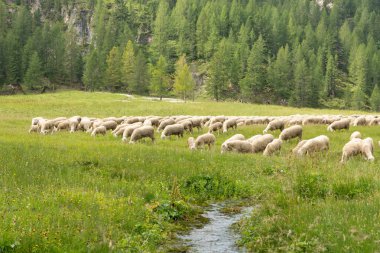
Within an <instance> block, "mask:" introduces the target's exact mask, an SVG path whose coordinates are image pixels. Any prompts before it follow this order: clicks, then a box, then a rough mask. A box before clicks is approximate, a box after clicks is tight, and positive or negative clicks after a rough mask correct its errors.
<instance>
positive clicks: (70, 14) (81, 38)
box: [62, 5, 92, 44]
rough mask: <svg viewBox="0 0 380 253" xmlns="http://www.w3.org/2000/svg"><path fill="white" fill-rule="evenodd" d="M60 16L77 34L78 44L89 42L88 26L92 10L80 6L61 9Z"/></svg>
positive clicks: (89, 31)
mask: <svg viewBox="0 0 380 253" xmlns="http://www.w3.org/2000/svg"><path fill="white" fill-rule="evenodd" d="M62 17H63V20H64V22H65V24H67V25H68V27H69V28H73V29H74V30H75V31H76V33H77V34H78V41H77V43H79V44H90V43H91V38H92V31H91V27H90V25H89V24H90V23H91V18H92V11H90V10H86V9H82V8H80V6H76V5H75V6H74V7H73V8H64V9H62Z"/></svg>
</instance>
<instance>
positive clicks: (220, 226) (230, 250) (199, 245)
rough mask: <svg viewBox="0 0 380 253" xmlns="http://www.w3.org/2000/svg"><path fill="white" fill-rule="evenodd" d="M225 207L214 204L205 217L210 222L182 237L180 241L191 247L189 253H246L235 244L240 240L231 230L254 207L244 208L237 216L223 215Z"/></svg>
mask: <svg viewBox="0 0 380 253" xmlns="http://www.w3.org/2000/svg"><path fill="white" fill-rule="evenodd" d="M223 207H224V204H223V203H221V204H212V205H211V206H210V209H209V210H208V211H207V212H206V213H205V214H204V215H203V216H204V217H206V218H208V219H209V222H208V223H207V224H205V226H204V227H202V228H194V229H193V230H191V231H190V233H189V234H188V235H182V236H180V239H182V240H184V242H185V244H186V245H187V246H189V251H188V252H189V253H204V252H207V253H213V252H215V253H216V252H217V253H223V252H226V253H234V252H239V253H240V252H245V251H244V250H243V249H239V248H238V247H237V246H236V243H235V242H236V241H237V240H238V239H239V235H238V234H236V233H235V232H234V231H233V230H232V229H231V225H232V224H234V223H236V222H238V221H239V220H240V219H242V218H243V217H246V216H248V215H249V213H250V212H251V211H252V210H253V207H246V208H243V209H242V211H241V212H240V213H235V214H224V213H222V212H221V209H222V208H223Z"/></svg>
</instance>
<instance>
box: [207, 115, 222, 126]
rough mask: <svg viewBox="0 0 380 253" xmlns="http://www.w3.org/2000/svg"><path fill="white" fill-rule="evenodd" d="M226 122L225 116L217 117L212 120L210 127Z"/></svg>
mask: <svg viewBox="0 0 380 253" xmlns="http://www.w3.org/2000/svg"><path fill="white" fill-rule="evenodd" d="M225 120H226V117H224V116H215V117H213V118H211V119H210V123H209V125H212V124H214V123H216V122H220V123H223V122H224V121H225Z"/></svg>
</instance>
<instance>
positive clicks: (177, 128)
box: [161, 124, 185, 139]
mask: <svg viewBox="0 0 380 253" xmlns="http://www.w3.org/2000/svg"><path fill="white" fill-rule="evenodd" d="M184 130H185V128H184V127H183V125H182V124H174V125H168V126H166V127H165V129H164V131H162V134H161V139H165V138H166V137H170V136H172V135H177V137H183V132H184Z"/></svg>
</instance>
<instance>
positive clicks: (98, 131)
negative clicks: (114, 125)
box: [91, 126, 107, 137]
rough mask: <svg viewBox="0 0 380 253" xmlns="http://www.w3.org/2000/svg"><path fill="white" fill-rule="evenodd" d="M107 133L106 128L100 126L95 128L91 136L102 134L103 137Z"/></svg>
mask: <svg viewBox="0 0 380 253" xmlns="http://www.w3.org/2000/svg"><path fill="white" fill-rule="evenodd" d="M106 133H107V129H106V127H105V126H98V127H97V128H95V129H94V130H93V131H92V133H91V136H94V137H95V136H96V135H98V134H102V135H105V134H106Z"/></svg>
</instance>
